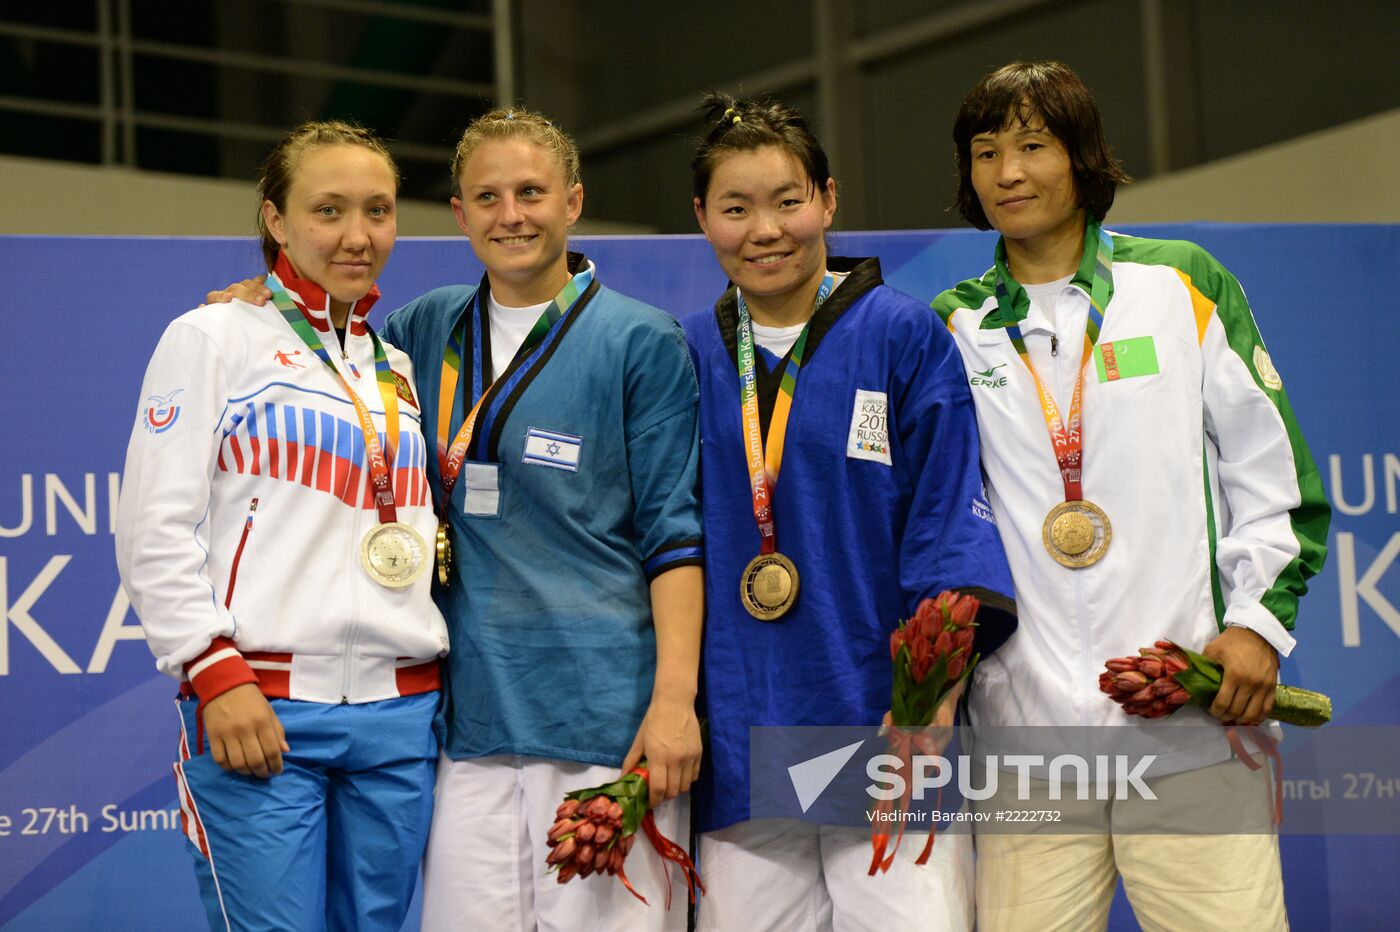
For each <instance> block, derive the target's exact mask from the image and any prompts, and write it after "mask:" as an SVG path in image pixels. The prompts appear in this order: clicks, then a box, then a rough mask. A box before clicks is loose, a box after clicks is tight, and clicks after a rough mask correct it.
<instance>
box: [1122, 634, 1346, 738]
mask: <svg viewBox="0 0 1400 932" xmlns="http://www.w3.org/2000/svg"><path fill="white" fill-rule="evenodd" d="M1138 655H1139V656H1137V657H1114V658H1113V659H1112V660H1107V661H1105V662H1104V666H1105V667H1107V669H1106V670H1105V671H1104V672H1103V673H1100V674H1099V689H1100V691H1102V692H1104V693H1107V694H1108V695H1109V696H1111V697H1112V698H1113V701H1114V702H1117V703H1118V704H1119V705H1121V706H1122V707H1123V711H1124V712H1126V713H1128V714H1129V715H1141V716H1142V717H1143V718H1161V717H1163V716H1166V715H1170V714H1172V713H1173V712H1175V711H1176V710H1177V709H1179V708H1181V707H1182V706H1183V705H1185V704H1186V703H1188V702H1189V703H1192V704H1194V705H1198V706H1201V707H1203V708H1209V707H1210V704H1211V703H1212V702H1214V701H1215V695H1216V693H1218V692H1220V683H1221V680H1222V679H1223V677H1224V675H1225V669H1224V667H1222V666H1221V665H1220V664H1218V663H1216V662H1215V661H1214V660H1208V659H1207V658H1205V657H1202V656H1201V655H1200V654H1198V653H1196V652H1195V651H1192V650H1187V649H1186V648H1184V647H1179V646H1177V645H1176V644H1174V643H1172V642H1171V641H1158V642H1157V643H1156V644H1155V645H1153V646H1152V647H1143V648H1140V649H1139V650H1138ZM1269 717H1270V718H1272V719H1276V720H1278V721H1280V722H1286V723H1287V724H1289V725H1302V726H1304V727H1306V728H1316V727H1318V726H1319V725H1325V724H1326V723H1327V722H1328V721H1329V720H1330V719H1331V718H1332V700H1331V699H1329V698H1327V697H1326V696H1324V695H1322V694H1321V693H1315V692H1312V691H1310V690H1307V689H1299V688H1298V687H1296V686H1284V685H1282V684H1279V685H1278V686H1276V687H1274V707H1273V710H1272V711H1271V712H1270V713H1269Z"/></svg>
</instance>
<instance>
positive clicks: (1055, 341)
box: [1050, 333, 1060, 356]
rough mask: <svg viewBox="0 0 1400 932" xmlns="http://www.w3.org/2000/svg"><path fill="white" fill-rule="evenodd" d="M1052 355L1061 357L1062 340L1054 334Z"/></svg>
mask: <svg viewBox="0 0 1400 932" xmlns="http://www.w3.org/2000/svg"><path fill="white" fill-rule="evenodd" d="M1050 355H1051V356H1058V355H1060V338H1059V337H1057V336H1055V334H1053V333H1052V334H1050Z"/></svg>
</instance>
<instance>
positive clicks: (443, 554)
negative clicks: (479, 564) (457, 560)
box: [433, 521, 452, 586]
mask: <svg viewBox="0 0 1400 932" xmlns="http://www.w3.org/2000/svg"><path fill="white" fill-rule="evenodd" d="M433 549H434V550H436V551H437V578H438V582H439V583H441V584H442V585H444V586H445V585H447V584H448V582H450V581H451V579H452V536H451V531H450V530H449V529H448V527H447V522H446V521H443V522H441V523H440V524H438V529H437V539H436V540H435V541H434V547H433Z"/></svg>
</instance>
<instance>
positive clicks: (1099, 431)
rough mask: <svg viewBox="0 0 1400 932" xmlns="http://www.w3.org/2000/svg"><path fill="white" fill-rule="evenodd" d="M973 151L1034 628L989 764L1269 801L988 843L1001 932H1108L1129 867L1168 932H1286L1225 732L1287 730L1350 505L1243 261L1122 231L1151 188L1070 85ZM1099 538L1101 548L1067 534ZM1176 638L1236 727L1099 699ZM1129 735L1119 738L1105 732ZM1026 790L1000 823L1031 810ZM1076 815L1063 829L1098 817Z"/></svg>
mask: <svg viewBox="0 0 1400 932" xmlns="http://www.w3.org/2000/svg"><path fill="white" fill-rule="evenodd" d="M953 135H954V140H955V143H956V146H957V154H958V164H959V168H960V173H961V185H960V189H959V196H958V205H959V208H960V209H961V211H962V213H963V215H964V216H965V217H967V219H968V220H969V221H970V222H972V223H973V224H974V225H975V226H978V227H979V228H982V229H988V228H995V229H996V230H997V231H998V232H999V233H1001V235H1002V236H1001V241H1000V243H999V245H998V247H997V252H996V264H995V266H994V267H993V268H992V269H990V270H989V271H988V272H987V273H986V274H985V275H984V276H982V277H981V278H979V279H973V280H969V281H965V282H963V283H962V284H960V285H959V286H957V287H956V288H953V289H950V290H949V291H946V292H944V293H943V294H941V295H939V297H938V299H937V300H936V301H935V302H934V307H935V309H936V310H937V311H938V313H939V314H940V315H941V316H942V317H943V319H944V320H945V322H946V323H947V325H948V327H949V328H950V330H951V331H952V333H953V335H954V338H955V339H956V341H957V343H958V348H959V349H960V351H961V352H962V354H963V360H964V362H965V364H966V369H967V374H968V377H969V383H970V387H971V388H972V393H973V398H974V402H975V404H976V407H977V420H978V428H979V431H980V434H981V440H982V461H983V468H984V471H985V473H986V476H987V485H988V495H989V497H990V501H991V504H992V508H993V511H994V513H995V515H996V518H997V522H998V525H999V527H1000V530H1001V536H1002V541H1003V543H1004V544H1005V547H1006V552H1007V557H1008V559H1009V560H1010V563H1011V570H1012V575H1013V578H1014V580H1015V584H1016V602H1017V605H1018V607H1019V609H1020V619H1021V624H1020V628H1019V630H1018V631H1017V632H1016V634H1014V635H1013V636H1012V638H1011V639H1010V640H1009V641H1008V642H1007V643H1006V645H1005V646H1003V647H1002V649H1001V650H1000V651H998V652H997V653H996V654H995V655H994V656H992V657H990V658H988V659H986V660H984V661H983V663H982V664H981V665H980V666H979V667H978V669H977V672H976V676H975V678H974V682H973V687H972V689H971V691H970V693H971V698H970V708H971V713H972V721H973V724H974V729H975V731H976V732H977V734H978V737H979V740H981V741H982V743H983V744H984V745H986V750H989V751H997V750H999V748H998V747H997V746H996V745H997V744H998V743H999V742H1003V741H1007V740H1013V739H1014V741H1015V742H1019V743H1020V744H1022V745H1024V744H1025V743H1027V742H1029V743H1031V744H1035V743H1036V741H1037V739H1039V740H1041V742H1042V743H1046V744H1047V746H1046V747H1043V748H1036V750H1038V751H1040V752H1041V753H1043V754H1046V755H1051V756H1053V755H1054V754H1057V753H1060V752H1063V751H1070V752H1075V751H1080V752H1084V751H1085V749H1088V753H1093V751H1094V750H1095V749H1097V751H1098V752H1104V751H1114V750H1121V747H1122V746H1121V745H1120V744H1119V743H1118V742H1121V741H1123V740H1125V739H1126V738H1128V737H1130V736H1131V737H1135V738H1138V739H1142V738H1147V739H1149V740H1151V741H1152V742H1153V743H1154V747H1153V751H1154V752H1155V753H1156V754H1157V760H1156V763H1155V764H1154V765H1153V768H1152V770H1151V771H1149V775H1151V776H1156V775H1163V776H1162V780H1161V781H1160V784H1162V785H1163V789H1164V790H1165V789H1166V788H1167V787H1166V786H1165V784H1168V783H1170V782H1175V783H1176V784H1178V785H1184V786H1188V787H1189V791H1190V792H1204V793H1205V795H1206V798H1209V799H1211V800H1216V799H1219V798H1220V796H1221V793H1222V792H1224V791H1220V792H1217V787H1230V786H1234V785H1236V784H1240V783H1241V782H1243V784H1244V786H1243V788H1240V789H1238V790H1236V791H1233V792H1238V794H1239V795H1238V796H1232V797H1231V798H1232V799H1235V800H1237V801H1240V804H1239V805H1238V806H1237V807H1235V808H1233V809H1231V810H1230V811H1228V812H1226V813H1225V814H1224V815H1225V816H1234V817H1235V818H1233V819H1227V818H1225V817H1224V816H1222V818H1221V819H1219V820H1217V821H1215V822H1214V823H1212V824H1211V826H1210V828H1209V829H1207V830H1211V831H1217V832H1223V833H1230V832H1245V831H1253V833H1252V834H1225V835H1214V836H1206V835H1201V834H1197V835H1189V834H1182V835H1177V836H1171V837H1167V836H1163V835H1160V834H1158V835H1152V834H1141V833H1139V832H1137V831H1135V830H1134V828H1132V827H1130V826H1131V825H1132V824H1136V825H1137V826H1139V827H1140V828H1144V829H1145V831H1146V832H1149V833H1150V832H1153V831H1162V830H1164V829H1166V828H1170V827H1172V826H1176V825H1178V824H1179V823H1177V822H1176V821H1173V820H1172V819H1171V818H1169V817H1168V816H1167V814H1166V810H1164V809H1162V808H1157V809H1153V808H1152V806H1151V805H1150V804H1148V803H1147V802H1146V801H1145V800H1130V801H1126V802H1122V803H1120V802H1118V801H1112V802H1099V801H1096V800H1094V801H1088V802H1087V803H1086V805H1085V806H1083V807H1081V809H1082V810H1083V811H1081V812H1080V813H1079V815H1081V816H1083V817H1085V818H1088V819H1089V820H1090V821H1091V822H1094V823H1095V829H1096V830H1091V831H1090V832H1089V833H1087V834H1084V835H1072V834H1059V835H1046V834H1024V833H1022V834H997V833H995V832H992V831H983V832H980V833H979V836H978V887H977V901H978V927H979V928H982V929H1003V928H1005V929H1020V928H1031V927H1033V928H1037V929H1045V928H1051V927H1053V928H1061V927H1063V928H1066V929H1080V928H1094V927H1100V928H1101V927H1102V926H1103V925H1104V923H1105V922H1106V921H1107V915H1108V907H1109V903H1110V901H1111V898H1112V894H1113V890H1114V887H1115V886H1116V878H1117V875H1118V874H1120V873H1121V874H1122V875H1123V877H1124V879H1125V882H1126V885H1127V891H1128V895H1129V898H1130V899H1131V900H1132V902H1133V906H1134V909H1135V911H1136V912H1137V916H1138V919H1139V921H1140V922H1142V923H1143V925H1144V927H1146V928H1168V927H1175V928H1185V927H1193V928H1223V927H1237V928H1244V927H1248V928H1276V927H1280V926H1282V925H1284V924H1285V923H1286V918H1285V916H1284V913H1283V897H1282V880H1281V874H1280V869H1279V861H1278V848H1277V842H1276V839H1275V837H1274V835H1273V834H1272V833H1271V831H1270V829H1271V826H1270V824H1269V818H1268V816H1269V807H1268V802H1269V798H1270V797H1269V793H1268V790H1267V774H1268V768H1267V767H1265V768H1263V769H1262V770H1261V771H1259V772H1258V773H1257V774H1255V773H1252V772H1251V771H1250V770H1248V769H1247V768H1246V767H1245V766H1244V765H1242V764H1241V763H1240V762H1237V761H1232V760H1231V759H1230V758H1231V749H1230V745H1229V744H1228V743H1227V741H1226V738H1225V730H1224V729H1222V728H1220V727H1218V725H1213V724H1210V723H1212V722H1213V719H1211V718H1210V717H1209V716H1214V717H1215V719H1219V720H1220V721H1221V722H1227V723H1233V722H1238V723H1252V722H1258V721H1260V720H1261V719H1262V718H1263V717H1264V716H1265V715H1267V713H1268V711H1269V707H1270V704H1271V702H1272V695H1273V687H1274V684H1275V681H1276V679H1277V672H1278V657H1279V656H1280V655H1286V654H1287V653H1288V652H1289V651H1290V650H1291V649H1292V648H1293V645H1294V639H1293V635H1292V633H1291V631H1292V628H1293V621H1294V617H1295V615H1296V613H1297V603H1298V598H1299V597H1300V596H1301V595H1302V594H1303V592H1304V591H1305V590H1306V588H1307V584H1306V580H1307V578H1308V577H1310V576H1312V575H1313V574H1314V573H1316V572H1317V571H1318V569H1319V568H1320V566H1321V564H1322V560H1323V556H1324V553H1325V548H1324V543H1325V541H1326V535H1327V525H1328V519H1329V510H1328V506H1327V504H1326V498H1325V495H1324V493H1323V489H1322V484H1321V481H1320V479H1319V476H1318V474H1317V470H1316V467H1315V465H1314V463H1313V460H1312V457H1311V456H1310V454H1309V453H1308V449H1307V447H1306V445H1305V444H1304V442H1303V439H1302V436H1301V434H1300V433H1299V430H1298V427H1297V424H1296V423H1295V421H1294V418H1293V415H1292V411H1291V409H1290V407H1289V404H1288V399H1287V396H1286V395H1285V394H1284V391H1283V384H1282V380H1281V379H1280V377H1279V375H1278V373H1277V371H1275V369H1274V367H1273V365H1272V363H1271V362H1270V360H1269V355H1268V352H1267V351H1266V350H1265V349H1264V344H1263V340H1262V338H1261V337H1260V335H1259V331H1258V329H1257V328H1256V326H1255V323H1254V319H1253V316H1252V315H1251V312H1250V309H1249V306H1248V304H1247V303H1246V301H1245V297H1244V292H1243V291H1242V290H1241V288H1240V285H1239V283H1238V282H1237V281H1236V280H1235V279H1234V277H1233V276H1232V275H1230V273H1229V272H1228V271H1227V270H1226V269H1225V268H1224V267H1223V266H1221V265H1220V263H1218V262H1217V261H1215V259H1214V258H1212V257H1211V256H1210V255H1208V254H1207V253H1206V252H1205V251H1204V250H1203V249H1201V248H1200V247H1198V246H1196V245H1194V244H1192V243H1185V242H1165V241H1159V240H1147V239H1139V238H1135V237H1127V236H1121V235H1119V234H1116V233H1109V232H1107V231H1105V230H1104V229H1103V226H1102V224H1103V218H1104V215H1105V214H1106V213H1107V211H1108V209H1109V207H1110V206H1111V205H1112V203H1113V193H1114V189H1115V187H1116V185H1117V184H1118V183H1120V182H1123V181H1126V180H1127V176H1126V175H1125V174H1124V173H1123V171H1122V169H1121V167H1120V166H1119V164H1118V162H1117V160H1116V159H1115V158H1114V157H1113V155H1112V153H1111V152H1110V150H1109V149H1108V146H1107V144H1106V142H1105V141H1104V138H1103V133H1102V126H1101V121H1100V118H1099V113H1098V109H1097V107H1096V105H1095V104H1094V101H1093V98H1092V96H1091V95H1090V93H1089V91H1088V89H1087V88H1085V87H1084V85H1083V84H1082V83H1081V82H1080V80H1079V78H1078V77H1077V76H1076V75H1075V74H1074V72H1072V71H1071V70H1070V69H1068V68H1067V67H1065V66H1064V65H1061V64H1059V63H1056V62H1038V63H1015V64H1012V65H1008V66H1006V67H1005V68H1002V69H1000V70H999V71H997V72H994V73H992V74H990V75H988V76H987V77H985V78H983V80H982V81H981V82H980V83H979V84H978V85H977V86H976V87H975V88H974V89H973V90H972V92H971V93H970V94H969V95H968V97H967V99H966V100H965V101H964V103H963V106H962V109H961V110H960V112H959V114H958V117H957V121H956V123H955V126H954V132H953ZM1067 513H1068V516H1065V515H1066V514H1067ZM1057 521H1058V522H1059V523H1058V524H1057ZM1076 524H1077V526H1078V527H1079V528H1081V529H1082V530H1083V531H1084V534H1083V536H1082V537H1081V538H1080V539H1078V540H1075V539H1074V537H1073V535H1066V534H1064V533H1063V532H1064V531H1066V530H1068V529H1072V528H1073V527H1074V526H1075V525H1076ZM1159 638H1169V639H1171V640H1174V641H1176V642H1178V643H1180V644H1182V645H1183V646H1186V647H1189V648H1192V649H1194V650H1198V651H1201V652H1203V653H1204V654H1206V655H1207V656H1209V657H1212V658H1213V659H1215V660H1217V661H1219V662H1221V663H1223V664H1224V666H1225V670H1226V674H1225V682H1224V685H1223V687H1222V689H1221V691H1220V696H1219V698H1218V699H1217V701H1216V703H1215V704H1214V705H1213V706H1212V707H1211V709H1210V710H1209V716H1208V715H1207V713H1206V711H1205V710H1200V709H1196V708H1194V707H1187V708H1183V709H1181V710H1180V711H1178V712H1177V713H1176V714H1175V715H1173V716H1172V717H1171V719H1170V724H1168V722H1167V721H1152V722H1146V721H1143V720H1141V719H1133V720H1129V719H1127V718H1126V717H1125V716H1124V714H1123V712H1122V710H1121V709H1120V708H1119V707H1118V706H1117V705H1116V704H1115V703H1114V702H1112V701H1111V700H1110V699H1109V698H1108V697H1107V696H1104V695H1102V694H1101V693H1100V692H1099V690H1098V683H1097V677H1098V674H1099V673H1100V672H1102V670H1103V663H1104V661H1105V660H1106V659H1108V658H1110V657H1117V656H1123V655H1125V654H1135V653H1136V652H1137V649H1138V648H1139V647H1142V646H1150V645H1151V644H1152V643H1153V642H1154V641H1155V640H1157V639H1159ZM1192 721H1195V722H1196V723H1197V727H1186V728H1180V727H1171V726H1177V725H1181V724H1183V723H1187V724H1189V723H1190V722H1192ZM1025 725H1040V726H1060V728H1061V729H1062V730H1060V731H1058V732H1056V733H1055V734H1054V736H1053V738H1052V739H1049V740H1048V742H1047V741H1046V739H1045V738H1044V736H1045V735H1046V734H1047V733H1048V731H1049V730H1048V729H1039V730H1035V731H1034V733H1032V731H1031V730H1028V729H1022V730H1021V731H1020V732H1018V733H1015V734H1011V732H1012V731H1014V729H1013V728H1011V727H1010V726H1025ZM1108 725H1113V726H1119V727H1118V728H1115V729H1114V730H1113V732H1112V733H1111V735H1112V736H1111V737H1110V733H1109V732H1108V731H1107V730H1106V729H1103V728H1092V729H1091V728H1086V727H1082V726H1108ZM1067 728H1077V729H1078V730H1077V731H1073V732H1071V731H1069V730H1064V729H1067ZM1071 738H1072V739H1073V741H1072V743H1073V744H1074V745H1076V746H1070V744H1069V743H1067V741H1068V740H1069V739H1071ZM983 739H984V740H983ZM1095 745H1097V748H1095ZM1018 749H1019V748H1018ZM1000 750H1005V749H1004V748H1000ZM1044 775H1045V774H1043V773H1042V776H1044ZM1002 777H1003V779H1002V780H1001V781H1000V783H1001V792H1000V793H999V795H998V797H997V801H998V802H1002V801H1004V802H1006V803H1008V806H1009V807H1011V808H1023V809H1024V808H1027V804H1028V801H1027V800H1025V799H1016V798H1015V797H1014V796H1006V795H1005V793H1007V792H1011V793H1013V794H1014V793H1015V792H1016V788H1015V783H1016V781H1015V780H1007V779H1005V777H1006V775H1005V774H1002ZM1149 782H1150V781H1149ZM1007 783H1010V784H1011V787H1010V788H1009V789H1008V788H1007V787H1006V784H1007ZM1154 785H1159V784H1154ZM1036 786H1037V784H1036V783H1035V782H1034V781H1033V783H1032V794H1031V795H1032V801H1034V800H1035V799H1036V795H1035V788H1036ZM1039 786H1040V788H1041V789H1042V792H1043V787H1044V784H1039ZM1202 787H1206V788H1207V789H1205V790H1204V791H1203V790H1201V788H1202ZM1180 792H1188V790H1181V791H1180ZM1069 795H1073V794H1072V793H1070V794H1069ZM1042 798H1043V797H1042ZM1164 798H1165V796H1164ZM1054 799H1055V800H1057V801H1053V802H1048V803H1046V806H1048V807H1049V808H1050V809H1054V810H1057V811H1058V810H1060V809H1061V808H1063V809H1064V810H1065V813H1070V812H1073V811H1074V810H1073V804H1072V803H1070V802H1063V803H1062V802H1061V801H1058V800H1059V797H1054ZM1195 808H1196V809H1197V810H1200V809H1201V807H1200V806H1196V807H1195ZM1051 830H1053V831H1069V830H1068V829H1066V828H1065V827H1064V826H1063V825H1061V826H1059V827H1057V828H1053V829H1051ZM1176 830H1177V831H1178V832H1187V831H1189V829H1186V828H1183V827H1178V828H1177V829H1176ZM1197 910H1199V914H1197V912H1196V911H1197ZM1047 916H1049V917H1056V918H1055V919H1054V921H1053V922H1050V921H1048V920H1047V919H1046V917H1047ZM1056 923H1059V924H1056ZM1232 923H1235V925H1231V924H1232Z"/></svg>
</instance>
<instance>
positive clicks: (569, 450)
mask: <svg viewBox="0 0 1400 932" xmlns="http://www.w3.org/2000/svg"><path fill="white" fill-rule="evenodd" d="M582 449H583V438H582V437H574V436H571V435H570V434H557V433H555V432H554V431H552V430H540V429H539V428H538V427H531V428H529V429H528V430H526V431H525V455H524V456H522V457H520V462H522V463H529V464H530V465H532V466H549V467H552V468H554V469H565V470H568V471H569V472H578V457H579V453H580V451H581V450H582Z"/></svg>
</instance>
